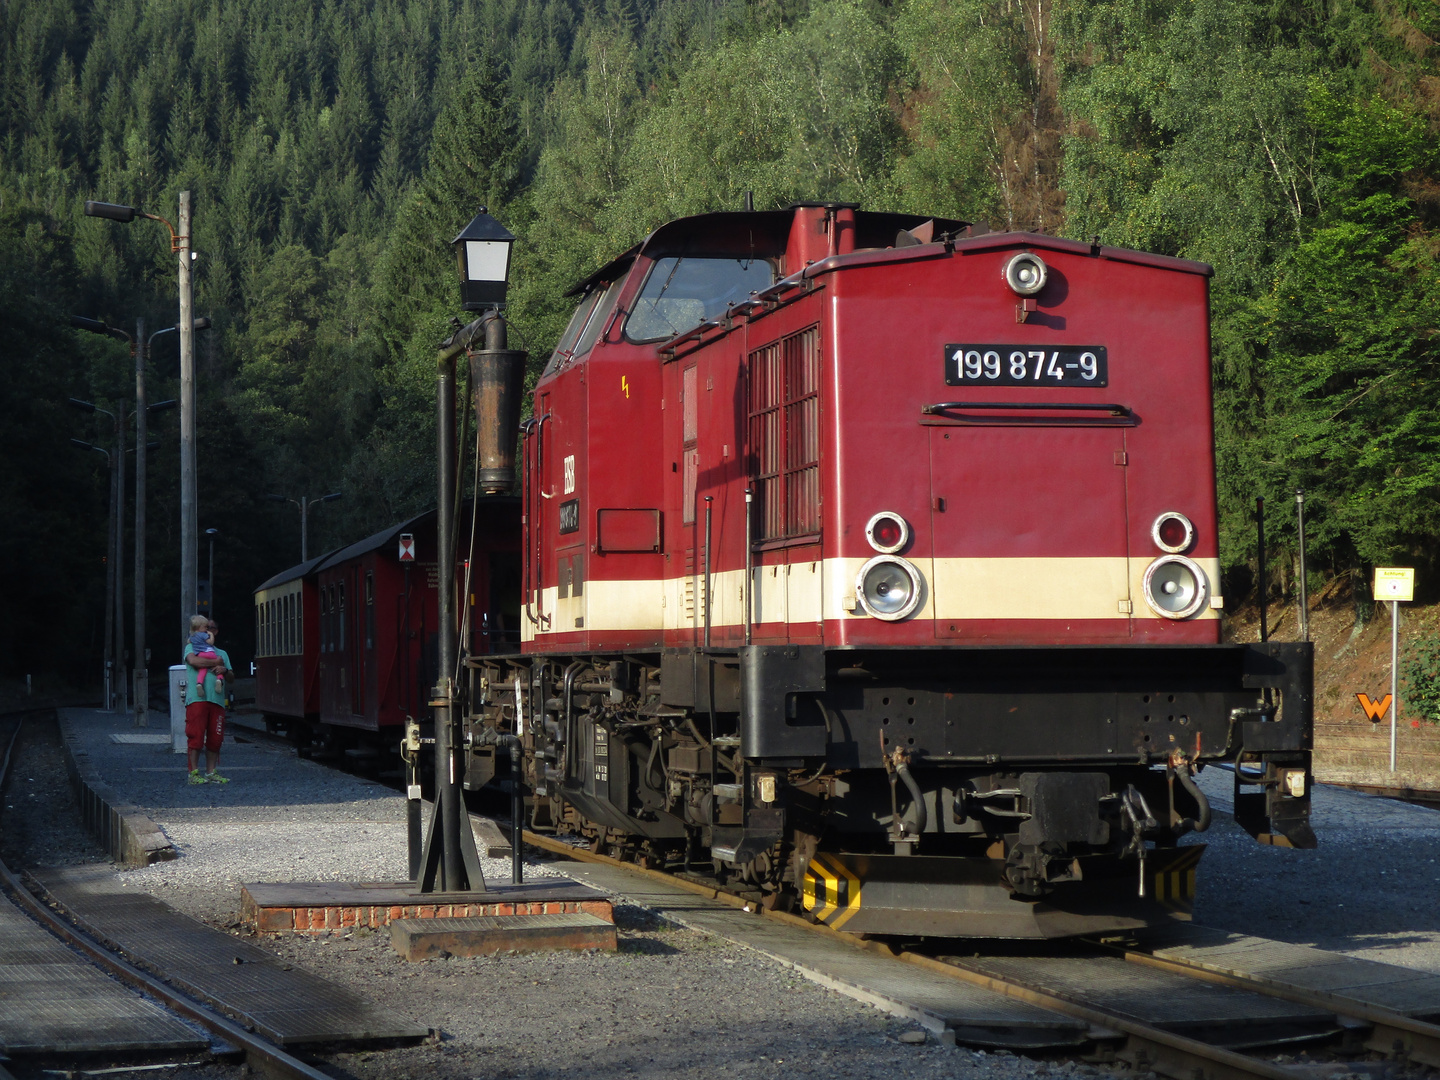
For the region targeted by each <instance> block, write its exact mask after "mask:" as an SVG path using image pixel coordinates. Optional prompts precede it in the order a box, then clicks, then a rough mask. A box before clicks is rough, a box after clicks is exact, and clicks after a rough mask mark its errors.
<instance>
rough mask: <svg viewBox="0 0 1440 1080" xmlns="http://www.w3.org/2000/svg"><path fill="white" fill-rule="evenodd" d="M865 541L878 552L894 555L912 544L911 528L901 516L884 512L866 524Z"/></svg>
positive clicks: (887, 511)
mask: <svg viewBox="0 0 1440 1080" xmlns="http://www.w3.org/2000/svg"><path fill="white" fill-rule="evenodd" d="M865 539H866V540H868V541H870V546H871V547H872V548H874V549H875V550H876V551H880V552H883V553H885V554H886V555H893V554H894V553H895V552H897V551H899V550H900V549H901V548H903V547H904V546H905V545H906V544H908V543H909V542H910V526H909V524H908V523H907V522H906V521H905V519H904V518H902V517H901V516H900V515H899V514H896V513H892V512H891V511H889V510H882V511H880V513H878V514H876V515H875V516H874V517H872V518H871V519H870V520H869V521H868V522H866V524H865Z"/></svg>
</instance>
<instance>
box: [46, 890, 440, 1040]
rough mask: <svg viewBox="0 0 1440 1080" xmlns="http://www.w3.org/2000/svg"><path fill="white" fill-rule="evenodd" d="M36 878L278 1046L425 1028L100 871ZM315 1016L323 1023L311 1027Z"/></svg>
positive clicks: (163, 972)
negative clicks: (126, 886) (212, 927)
mask: <svg viewBox="0 0 1440 1080" xmlns="http://www.w3.org/2000/svg"><path fill="white" fill-rule="evenodd" d="M36 876H37V877H38V878H39V879H40V881H41V883H42V884H43V885H44V886H45V889H46V891H47V892H48V893H49V894H50V895H51V896H52V897H53V898H54V899H55V900H57V901H58V902H59V903H60V904H62V905H63V906H64V907H65V909H66V910H67V911H68V912H69V913H70V914H71V916H72V917H73V918H75V920H76V921H77V922H79V923H80V924H81V925H82V926H83V927H84V928H85V929H86V930H87V932H89V933H92V934H94V935H95V936H97V937H99V938H101V939H102V940H104V941H105V942H106V943H107V944H109V945H110V946H111V947H112V948H115V949H118V950H119V951H120V952H122V953H123V954H124V955H125V956H126V957H128V958H129V959H130V960H131V961H132V962H133V963H135V964H136V965H138V966H140V967H143V968H145V969H146V970H148V971H151V972H153V973H154V974H156V975H158V976H160V977H161V978H163V979H165V980H166V981H167V982H169V983H171V984H172V985H174V986H176V987H178V988H179V989H181V990H183V991H184V992H186V993H188V994H190V995H192V996H195V997H198V998H200V999H201V1000H202V1001H205V1002H206V1003H208V1004H210V1005H211V1006H213V1007H214V1008H215V1009H217V1010H218V1011H220V1012H222V1013H224V1014H226V1015H228V1016H231V1017H234V1018H235V1019H237V1020H239V1021H240V1022H242V1023H250V1024H254V1025H255V1026H256V1027H257V1028H258V1029H260V1030H262V1031H263V1032H264V1033H265V1034H266V1035H267V1036H268V1037H270V1038H272V1039H274V1040H275V1041H277V1042H280V1043H282V1044H284V1045H297V1044H303V1043H311V1042H336V1041H359V1040H367V1039H396V1038H421V1037H423V1036H425V1035H426V1034H428V1032H429V1029H428V1028H425V1027H421V1026H419V1025H417V1024H413V1023H411V1022H409V1021H407V1020H406V1019H404V1018H403V1017H400V1016H397V1015H396V1014H395V1013H394V1011H393V1010H389V1009H384V1008H382V1007H381V1006H380V1005H378V1004H376V1003H375V1002H373V1001H371V1000H370V999H368V998H365V997H362V996H360V995H359V994H356V993H353V992H352V991H349V990H346V989H344V988H342V987H339V986H336V985H335V984H333V983H330V982H326V981H325V980H324V979H321V978H320V977H318V976H316V975H313V974H311V973H310V972H308V971H305V970H303V969H301V968H297V967H294V966H293V965H289V964H286V963H284V962H283V961H281V960H280V959H279V958H278V957H277V956H275V955H274V954H273V953H269V952H266V951H265V950H263V949H259V948H256V947H255V946H253V945H250V944H249V943H247V942H243V941H238V940H236V939H235V938H233V937H231V936H230V935H229V934H223V933H221V932H220V931H218V930H212V929H211V928H210V927H208V926H205V925H204V924H203V923H200V922H197V921H195V920H194V919H191V918H188V917H186V916H184V915H181V914H180V913H179V912H177V911H176V910H175V909H174V908H172V907H170V906H169V905H168V904H166V903H164V902H162V901H160V900H157V899H156V898H155V897H153V896H150V895H149V894H148V893H142V892H138V891H135V890H129V889H121V887H120V886H119V885H118V883H117V882H116V881H115V875H114V874H113V872H111V871H110V870H108V869H107V868H103V867H102V868H92V867H76V868H71V869H64V870H47V871H43V872H39V873H37V874H36ZM237 960H239V961H240V962H239V963H237V962H236V961H237ZM261 1013H263V1014H264V1016H265V1022H264V1023H263V1024H262V1023H260V1022H259V1020H258V1014H261ZM322 1016H323V1017H324V1018H325V1019H324V1022H323V1023H321V1024H319V1026H316V1021H317V1018H319V1017H322Z"/></svg>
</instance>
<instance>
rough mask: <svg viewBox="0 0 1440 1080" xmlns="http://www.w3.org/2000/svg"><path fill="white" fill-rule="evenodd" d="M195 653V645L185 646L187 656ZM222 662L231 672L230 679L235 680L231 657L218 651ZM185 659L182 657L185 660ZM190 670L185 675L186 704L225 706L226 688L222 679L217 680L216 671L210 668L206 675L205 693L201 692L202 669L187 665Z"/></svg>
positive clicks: (222, 650)
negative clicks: (201, 702)
mask: <svg viewBox="0 0 1440 1080" xmlns="http://www.w3.org/2000/svg"><path fill="white" fill-rule="evenodd" d="M193 652H195V646H194V645H186V646H185V656H189V655H190V654H191V653H193ZM215 652H216V653H217V654H218V655H219V657H220V662H221V663H222V664H224V665H225V670H226V671H230V672H231V674H230V678H232V679H233V678H234V677H235V675H234V672H233V670H232V669H231V667H230V656H229V654H228V653H226V652H225V650H224V649H216V650H215ZM184 658H185V657H181V659H182V660H183V659H184ZM185 666H186V667H187V668H189V670H188V671H187V672H186V673H185V704H186V705H194V704H195V703H196V702H200V701H210V702H213V703H214V704H216V705H220V706H223V705H224V704H225V692H224V686H223V683H222V681H221V680H220V679H217V678H215V669H214V668H209V669H208V670H207V671H206V673H205V692H204V693H203V694H202V693H201V692H200V669H199V668H194V667H190V665H189V664H188V663H187V664H186V665H185Z"/></svg>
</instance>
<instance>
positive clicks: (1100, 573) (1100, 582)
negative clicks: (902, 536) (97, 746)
mask: <svg viewBox="0 0 1440 1080" xmlns="http://www.w3.org/2000/svg"><path fill="white" fill-rule="evenodd" d="M910 561H911V562H912V563H914V564H915V568H916V569H917V570H919V571H920V573H921V574H922V575H923V576H924V578H925V593H924V599H923V602H922V604H921V606H920V608H919V610H917V611H916V613H915V615H914V617H913V618H914V619H919V620H925V619H947V620H955V621H961V620H967V619H1044V620H1050V621H1059V620H1080V619H1117V618H1123V617H1125V616H1126V615H1127V614H1129V615H1130V616H1131V617H1133V618H1136V619H1159V618H1160V616H1159V615H1157V614H1156V613H1155V612H1154V611H1152V610H1151V609H1150V606H1149V605H1148V604H1146V603H1145V600H1144V592H1143V589H1144V582H1145V571H1146V569H1148V568H1149V566H1150V564H1151V562H1153V561H1154V560H1153V559H1149V558H1143V559H1125V558H1077V559H1064V558H1056V559H1043V558H1039V559H912V560H910ZM1194 561H1195V562H1196V563H1198V564H1199V566H1200V568H1201V569H1202V570H1204V572H1205V574H1206V576H1207V577H1208V578H1209V588H1210V592H1211V594H1212V595H1213V594H1214V593H1215V591H1216V586H1217V584H1218V582H1219V580H1220V562H1219V560H1218V559H1196V560H1194ZM864 563H865V560H864V559H826V560H823V561H816V562H808V563H796V564H794V565H789V566H759V567H756V568H755V571H754V572H755V610H754V615H753V618H754V621H755V622H756V623H757V624H758V623H777V622H820V621H821V620H833V619H854V618H862V619H863V618H868V616H866V615H864V614H863V613H859V614H857V612H856V608H855V577H856V575H857V574H858V573H859V572H860V567H861V566H863V565H864ZM744 580H745V572H744V571H743V570H727V571H723V572H720V573H717V574H715V575H714V576H713V577H712V578H711V583H710V588H711V593H712V604H713V612H712V618H711V625H712V626H739V625H741V624H742V623H743V622H744V617H745V616H744V611H745V607H744V606H745V599H744V589H743V584H744ZM704 591H705V583H704V579H703V577H702V578H701V579H699V580H696V579H695V578H692V577H688V576H687V577H676V578H667V579H661V580H655V579H651V580H646V581H607V580H604V579H591V580H589V581H586V582H585V584H584V591H583V592H582V594H581V595H580V596H569V597H566V598H565V599H563V600H562V599H559V595H558V590H557V589H556V588H554V587H553V586H552V587H549V588H546V589H545V590H544V593H543V595H542V596H541V604H540V607H541V611H542V612H543V613H544V614H545V615H546V616H548V617H549V625H548V626H545V627H543V628H541V629H540V630H539V634H542V635H543V634H545V633H574V632H575V631H576V630H582V629H583V630H592V631H597V630H598V631H606V630H685V629H690V628H691V627H694V626H697V625H703V623H704V617H705V613H704V606H703V594H704ZM1219 617H1220V614H1219V611H1218V610H1216V609H1215V608H1212V607H1210V606H1208V605H1207V606H1206V607H1205V609H1204V610H1202V611H1201V612H1200V613H1199V614H1198V615H1196V616H1195V618H1196V619H1218V618H1219ZM524 622H525V624H526V625H525V640H527V641H529V640H533V639H534V638H535V637H536V636H537V632H536V628H535V627H534V626H533V625H531V624H530V623H529V621H528V620H524Z"/></svg>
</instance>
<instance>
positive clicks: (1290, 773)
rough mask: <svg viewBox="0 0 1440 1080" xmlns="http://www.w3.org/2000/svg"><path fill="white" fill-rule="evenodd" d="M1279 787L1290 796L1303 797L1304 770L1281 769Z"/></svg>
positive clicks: (1294, 797) (1293, 797)
mask: <svg viewBox="0 0 1440 1080" xmlns="http://www.w3.org/2000/svg"><path fill="white" fill-rule="evenodd" d="M1280 787H1281V790H1282V791H1284V792H1285V794H1286V795H1288V796H1290V798H1292V799H1303V798H1304V797H1305V770H1304V769H1281V770H1280Z"/></svg>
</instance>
